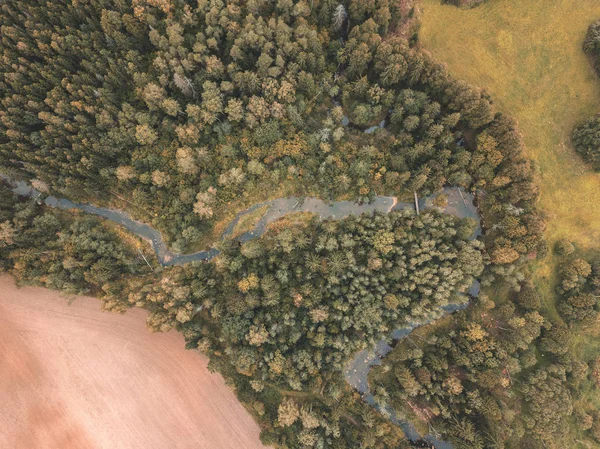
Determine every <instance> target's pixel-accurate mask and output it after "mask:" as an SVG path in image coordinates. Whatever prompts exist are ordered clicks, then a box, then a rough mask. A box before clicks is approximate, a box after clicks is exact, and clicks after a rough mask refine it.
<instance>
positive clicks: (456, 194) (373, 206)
mask: <svg viewBox="0 0 600 449" xmlns="http://www.w3.org/2000/svg"><path fill="white" fill-rule="evenodd" d="M383 125H384V123H382V125H381V126H383ZM373 131H374V130H373ZM0 178H2V179H4V180H5V181H6V182H8V183H9V184H10V185H11V186H12V187H13V189H12V191H13V192H15V193H16V194H17V195H20V196H26V197H30V198H33V199H38V198H41V196H42V194H41V193H40V192H39V191H37V190H35V189H34V188H33V187H31V186H29V185H28V184H27V183H25V182H23V181H18V182H13V181H12V180H11V179H10V178H8V177H6V176H4V175H2V174H0ZM442 193H444V194H446V195H447V196H448V204H447V206H446V207H445V208H444V209H443V210H442V211H443V212H444V213H447V214H453V215H456V216H458V217H460V218H467V217H468V218H473V219H475V220H476V221H477V223H479V220H480V217H479V213H478V211H477V208H476V207H475V205H474V204H473V195H471V194H470V193H467V192H465V191H464V190H463V189H462V188H456V187H446V188H444V190H443V192H442ZM437 195H439V194H436V195H432V196H430V197H427V198H424V199H421V200H419V209H420V210H424V209H426V208H427V207H432V200H433V199H435V197H436V196H437ZM43 202H44V203H45V204H46V205H47V206H49V207H54V208H58V209H62V210H69V209H78V210H81V211H84V212H86V213H89V214H93V215H98V216H100V217H104V218H106V219H108V220H111V221H113V222H115V223H118V224H120V225H121V226H123V227H124V228H126V229H127V230H129V231H130V232H132V233H134V234H135V235H137V236H139V237H141V238H143V239H145V240H147V241H149V242H150V244H151V245H152V248H153V249H154V251H155V253H156V256H157V258H158V261H159V263H160V264H161V265H163V266H169V265H183V264H187V263H190V262H196V261H209V260H211V259H212V258H213V257H215V256H217V255H218V254H219V250H217V249H216V248H210V249H208V250H204V251H198V252H195V253H191V254H178V253H174V252H172V251H171V250H169V248H168V246H167V245H166V243H165V242H164V241H163V239H162V236H161V234H160V232H158V231H157V230H155V229H154V228H152V227H151V226H149V225H147V224H145V223H141V222H139V221H136V220H134V219H132V218H131V217H130V216H129V214H127V213H126V212H123V211H120V210H115V209H107V208H103V207H96V206H93V205H91V204H80V203H74V202H72V201H70V200H68V199H65V198H57V197H54V196H48V197H45V198H44V200H43ZM263 206H269V207H268V209H267V211H266V212H265V214H264V215H263V216H262V217H261V218H260V220H259V221H258V222H257V223H256V225H255V226H254V228H253V229H251V230H250V231H247V232H246V233H244V234H242V235H240V236H239V237H237V240H239V241H240V242H246V241H248V240H251V239H253V238H256V237H260V236H261V235H262V234H263V233H264V232H265V231H266V229H267V226H268V224H269V223H272V222H273V221H275V220H278V219H279V218H281V217H283V216H285V215H287V214H290V213H294V212H311V213H314V214H317V215H319V218H320V219H325V218H331V219H336V220H337V219H342V218H345V217H348V216H349V215H360V214H365V213H367V214H371V213H374V212H381V213H389V212H391V211H394V210H404V209H412V210H415V204H414V203H403V202H397V200H396V198H395V197H389V196H377V197H375V199H374V200H373V202H371V203H369V204H366V203H363V204H359V203H355V202H352V201H335V202H333V203H330V204H328V203H325V202H324V201H322V200H320V199H317V198H311V197H308V198H296V197H288V198H277V199H274V200H271V201H265V202H262V203H258V204H255V205H253V206H251V207H250V208H248V209H246V210H244V211H242V212H240V213H238V214H237V215H236V216H235V218H234V219H233V220H232V221H231V223H230V224H229V226H228V227H227V228H226V229H225V231H224V232H223V233H222V235H221V237H220V238H221V240H222V239H225V238H228V237H230V236H231V234H232V232H233V229H234V228H235V225H236V224H237V223H238V222H239V220H240V218H242V217H243V216H245V215H247V214H249V213H251V212H253V211H255V210H256V209H259V208H261V207H263ZM479 235H481V226H480V225H478V226H477V228H476V230H475V232H474V233H473V236H472V237H471V238H472V239H475V238H477V237H478V236H479ZM478 294H479V282H478V281H475V282H474V284H473V285H472V287H471V289H470V290H469V295H470V296H473V297H475V296H477V295H478ZM467 305H468V302H461V303H457V304H448V305H445V306H442V307H441V308H440V310H439V311H438V312H436V313H435V314H433V315H432V316H430V317H429V318H427V319H426V320H424V321H421V322H414V323H409V324H408V325H407V326H405V327H403V328H401V329H397V330H396V331H394V332H393V333H392V334H391V335H390V336H389V338H388V339H384V340H381V341H379V342H378V343H377V344H376V345H375V347H374V348H373V349H365V350H363V351H360V352H359V353H358V354H357V355H356V357H355V358H354V359H353V360H351V362H350V363H349V364H348V366H347V369H346V370H345V372H344V377H345V378H346V381H347V382H348V383H349V384H350V385H351V386H352V387H353V388H355V389H356V390H357V391H358V392H359V393H361V394H362V396H363V399H364V400H365V402H367V403H368V404H370V405H371V406H372V407H374V408H375V409H377V410H379V411H382V407H380V405H379V404H377V403H376V402H375V400H374V398H373V396H372V395H371V393H370V392H369V384H368V375H369V371H370V370H371V368H372V367H373V366H376V365H380V364H381V360H382V359H383V357H385V356H386V355H387V354H388V353H389V352H390V351H391V350H392V346H391V345H390V343H391V344H393V343H394V342H397V341H398V340H401V339H402V338H404V337H406V336H407V335H408V334H410V332H411V331H412V330H413V329H415V328H416V327H419V326H422V325H425V324H428V323H430V322H432V321H434V320H436V319H439V318H440V317H442V316H445V315H447V314H451V313H454V312H456V311H457V310H462V309H464V308H465V307H466V306H467ZM383 411H384V412H385V414H387V415H388V416H389V419H390V420H391V421H392V422H393V423H394V424H396V425H398V426H400V427H401V428H402V430H403V431H404V433H405V434H406V436H407V438H408V439H409V440H411V441H417V440H425V441H427V442H428V443H430V444H432V445H433V446H434V447H435V448H437V449H451V448H452V446H451V445H450V444H449V443H446V442H444V441H440V440H438V439H437V438H436V437H435V436H433V435H426V436H424V437H422V436H421V435H419V433H418V432H417V431H416V429H415V427H414V426H413V425H412V424H410V423H409V422H407V421H405V420H402V419H400V418H398V417H397V415H396V413H395V411H394V409H392V408H391V407H389V406H388V407H385V408H384V409H383Z"/></svg>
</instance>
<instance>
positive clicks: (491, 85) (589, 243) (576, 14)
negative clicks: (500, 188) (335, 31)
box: [420, 0, 600, 250]
mask: <svg viewBox="0 0 600 449" xmlns="http://www.w3.org/2000/svg"><path fill="white" fill-rule="evenodd" d="M440 3H441V2H440V0H423V2H422V17H421V21H422V28H421V31H420V36H421V42H422V44H423V46H424V47H425V48H426V49H428V50H430V51H431V52H432V53H433V54H434V55H435V56H436V57H437V59H439V60H440V61H442V62H445V63H446V64H447V66H448V68H449V70H450V72H451V74H452V75H454V76H455V77H458V78H462V79H464V80H466V81H468V82H470V83H472V84H473V85H476V86H479V87H483V88H485V89H486V90H487V91H488V93H489V94H490V95H491V97H492V99H493V100H494V102H495V104H496V106H497V108H498V109H499V110H500V111H503V112H506V113H508V114H510V115H512V116H513V117H515V118H516V119H517V121H518V123H519V128H520V129H521V131H522V133H523V138H524V141H525V145H526V146H527V154H528V156H529V157H531V158H532V159H534V160H536V161H537V162H538V164H539V167H540V170H541V180H542V185H541V193H542V195H541V200H540V206H541V208H542V209H543V210H545V211H546V213H547V214H548V218H549V221H548V231H547V238H548V241H549V243H550V244H552V243H553V242H554V241H556V240H557V239H559V238H563V237H564V238H569V239H571V240H573V241H574V242H575V243H576V245H577V246H578V247H579V248H580V249H582V250H586V249H589V248H591V247H600V174H597V173H593V172H592V171H590V170H589V169H588V168H587V167H586V166H585V164H584V163H583V162H582V161H581V159H580V158H579V157H578V156H577V155H576V153H575V152H574V150H573V148H572V146H571V143H570V135H571V131H572V129H573V126H574V125H575V124H576V123H578V122H581V121H583V120H584V119H586V118H588V117H589V116H590V115H592V114H594V113H596V112H600V80H599V79H598V78H597V77H596V75H595V73H594V72H593V70H592V68H591V66H590V64H589V63H588V61H587V59H586V56H585V55H584V53H583V51H582V49H581V45H582V42H583V39H584V37H585V33H586V30H587V28H588V26H589V24H590V23H591V22H592V21H594V20H596V19H600V1H598V0H578V1H576V2H575V1H573V0H519V1H514V0H489V1H488V2H487V3H485V4H483V5H482V6H480V7H477V8H474V9H470V10H464V9H459V8H456V7H454V6H451V5H441V4H440Z"/></svg>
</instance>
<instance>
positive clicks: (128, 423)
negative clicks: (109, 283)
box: [0, 276, 264, 449]
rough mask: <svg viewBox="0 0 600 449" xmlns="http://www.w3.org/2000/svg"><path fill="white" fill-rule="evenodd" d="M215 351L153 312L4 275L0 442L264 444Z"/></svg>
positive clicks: (216, 447)
mask: <svg viewBox="0 0 600 449" xmlns="http://www.w3.org/2000/svg"><path fill="white" fill-rule="evenodd" d="M206 364H207V360H206V358H204V357H202V356H201V355H199V354H198V353H197V352H192V351H186V350H185V349H184V343H183V338H182V337H181V336H180V335H178V334H176V333H174V332H169V333H167V334H151V333H149V332H148V331H147V330H146V327H145V312H143V311H141V310H130V311H128V312H127V313H126V314H125V315H116V314H112V313H104V312H101V311H100V310H99V302H98V301H97V300H95V299H93V298H86V297H78V298H77V299H76V300H75V301H74V302H73V304H72V305H70V306H69V305H67V300H66V299H65V298H63V297H61V296H60V295H59V294H58V293H57V292H54V291H50V290H46V289H42V288H32V287H27V288H22V289H17V288H16V287H15V284H14V282H13V280H12V279H11V278H9V277H7V276H0V448H11V449H75V448H77V449H79V448H81V449H100V448H102V449H131V448H136V449H137V448H139V449H173V448H180V449H187V448H190V449H191V448H194V449H230V448H231V449H254V448H256V449H258V448H264V446H263V445H262V444H261V443H260V440H259V438H258V434H259V429H258V426H257V425H256V423H255V422H254V421H253V420H252V418H251V417H250V415H249V414H248V413H247V412H246V410H245V409H244V408H243V407H242V405H241V404H240V403H239V402H238V401H237V399H236V398H235V396H234V394H233V392H232V391H231V390H230V389H229V387H227V386H226V385H225V383H224V381H223V378H222V377H221V376H220V375H217V374H211V373H209V372H208V370H207V368H206Z"/></svg>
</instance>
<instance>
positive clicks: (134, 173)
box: [0, 0, 540, 264]
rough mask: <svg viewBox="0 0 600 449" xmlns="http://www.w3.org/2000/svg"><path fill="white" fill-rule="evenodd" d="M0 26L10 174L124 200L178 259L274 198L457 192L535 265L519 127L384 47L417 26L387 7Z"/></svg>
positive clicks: (30, 8) (262, 7) (478, 97)
mask: <svg viewBox="0 0 600 449" xmlns="http://www.w3.org/2000/svg"><path fill="white" fill-rule="evenodd" d="M0 14H1V18H2V38H1V39H2V47H1V48H2V59H1V60H0V64H2V65H1V69H2V77H0V87H1V88H2V90H3V92H4V95H3V96H2V98H1V100H0V131H1V132H0V154H1V155H2V160H3V165H4V166H5V167H4V168H5V169H12V170H13V171H14V170H17V171H20V172H22V173H25V174H27V175H28V176H33V177H36V178H39V179H40V180H42V181H44V182H46V183H47V184H48V185H49V186H50V188H51V190H52V191H56V192H59V193H61V194H64V195H65V196H68V197H70V198H79V199H87V200H90V199H92V200H94V201H99V200H102V199H104V200H106V201H109V200H110V201H116V198H119V197H120V198H125V199H126V200H127V201H128V202H127V203H119V206H121V207H123V206H126V207H127V208H128V209H129V210H130V212H131V213H134V214H136V215H137V216H138V217H139V218H140V219H142V220H145V221H151V222H152V223H153V224H154V225H155V226H157V227H158V228H159V229H160V230H161V231H162V232H163V233H164V234H165V235H166V237H167V238H169V240H170V241H171V242H172V245H173V247H174V248H175V249H177V250H185V249H186V248H188V247H190V245H191V246H193V245H194V244H196V243H197V242H198V241H200V240H201V239H202V236H203V234H205V233H207V232H209V231H210V229H211V228H212V226H213V225H214V224H215V222H216V221H218V219H219V218H220V216H221V215H222V214H223V213H224V211H225V210H226V209H227V207H228V204H229V203H230V202H232V201H236V200H239V199H240V198H241V199H243V198H257V197H260V196H261V195H262V196H264V192H265V191H266V192H270V191H273V190H274V189H273V186H285V185H291V187H290V188H291V189H292V190H294V191H295V192H296V193H311V194H315V195H318V196H321V197H324V198H332V197H338V196H341V195H344V196H346V197H349V198H353V199H358V200H363V201H364V200H368V199H369V198H371V197H372V196H373V195H375V194H376V193H386V194H401V193H402V192H403V191H409V192H411V193H412V191H415V190H416V191H420V192H423V193H427V192H431V191H435V190H437V189H439V188H440V187H441V186H442V185H444V184H448V183H449V184H455V185H463V186H467V187H470V186H473V187H476V188H485V189H486V191H487V192H488V196H487V199H486V202H487V203H489V210H490V212H491V213H493V214H494V215H499V217H498V220H500V219H501V218H502V217H503V216H504V217H505V227H501V228H500V227H499V228H497V229H496V234H503V233H505V232H504V230H506V232H507V233H511V237H510V238H509V239H504V240H502V239H500V240H499V242H498V243H497V245H495V247H494V248H490V252H492V251H494V259H495V260H496V261H497V262H499V263H501V264H503V263H511V262H514V261H515V260H516V259H518V257H519V255H520V254H531V253H535V252H536V251H537V250H538V244H539V243H538V240H537V237H536V236H537V235H539V229H540V226H537V225H533V226H532V225H531V220H532V218H531V217H530V214H531V212H530V211H529V209H530V204H531V202H532V201H534V200H535V196H536V193H535V192H536V190H535V188H534V187H533V185H532V174H531V170H530V168H529V165H528V162H527V161H526V160H524V159H522V158H521V156H520V150H521V148H520V141H519V138H518V135H516V131H515V128H514V125H513V124H512V123H511V122H510V121H509V120H508V119H506V118H505V117H503V116H497V117H494V115H493V112H492V107H491V104H490V102H489V100H488V99H487V98H486V97H485V96H483V95H482V94H481V93H480V92H478V91H476V90H474V89H472V88H470V87H469V86H468V85H466V84H465V83H462V82H459V81H456V80H453V79H452V78H450V77H449V76H448V74H447V73H446V71H445V69H444V68H443V67H442V66H441V65H439V64H438V63H436V62H435V61H434V60H433V59H432V58H431V57H429V56H428V55H427V54H425V53H422V52H419V51H416V50H415V49H412V48H410V46H409V44H408V43H407V41H406V40H404V39H402V38H400V37H396V36H394V35H393V34H390V33H389V31H390V30H391V29H393V28H394V26H396V24H397V23H399V22H401V21H402V20H404V19H405V17H401V15H400V12H399V10H398V9H397V7H396V6H395V5H394V4H393V3H390V2H388V1H384V0H380V1H377V2H373V3H368V4H367V3H363V2H361V1H351V2H349V3H348V4H343V3H342V4H337V3H333V2H328V1H317V2H310V3H307V2H305V1H300V2H292V1H289V2H286V1H281V2H278V3H272V2H262V1H249V2H237V1H232V2H227V3H225V2H222V1H220V0H215V1H200V2H197V3H196V2H191V3H188V2H184V1H179V0H175V1H135V2H132V3H129V2H112V1H96V0H90V1H81V2H77V3H73V2H70V1H58V2H52V3H51V4H44V5H38V4H36V3H29V2H25V3H23V4H20V5H19V7H18V8H17V7H16V6H15V5H13V4H6V3H5V4H3V5H1V6H0ZM409 14H410V13H409ZM344 116H347V117H348V118H349V119H350V125H349V126H347V127H345V126H343V124H342V122H343V121H344ZM382 118H387V119H388V123H389V125H388V126H387V127H386V128H385V129H383V130H378V131H376V132H375V133H374V134H368V135H367V134H363V133H362V132H361V129H360V126H367V125H370V124H375V123H378V122H379V121H380V120H381V119H382ZM467 129H472V130H477V132H478V133H479V134H478V135H477V137H473V135H472V134H471V133H465V131H466V130H467ZM465 138H466V140H465ZM278 188H279V187H278ZM275 190H276V189H275ZM287 191H289V188H288V189H287ZM500 201H501V202H503V203H505V206H498V205H496V203H497V202H500ZM508 204H515V207H516V209H514V208H513V209H507V208H506V205H508ZM521 209H524V210H526V213H524V214H523V213H518V212H515V211H516V210H521ZM534 220H535V219H534Z"/></svg>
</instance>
